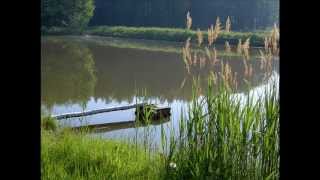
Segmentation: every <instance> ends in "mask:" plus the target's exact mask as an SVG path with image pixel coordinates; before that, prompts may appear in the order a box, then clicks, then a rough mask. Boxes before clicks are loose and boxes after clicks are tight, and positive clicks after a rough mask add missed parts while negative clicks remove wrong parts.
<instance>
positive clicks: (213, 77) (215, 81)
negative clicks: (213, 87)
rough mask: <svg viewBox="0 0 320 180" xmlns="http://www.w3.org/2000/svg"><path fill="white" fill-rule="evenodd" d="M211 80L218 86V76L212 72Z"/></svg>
mask: <svg viewBox="0 0 320 180" xmlns="http://www.w3.org/2000/svg"><path fill="white" fill-rule="evenodd" d="M209 78H210V79H211V80H212V82H213V84H217V75H216V73H214V72H212V71H211V72H210V75H209Z"/></svg>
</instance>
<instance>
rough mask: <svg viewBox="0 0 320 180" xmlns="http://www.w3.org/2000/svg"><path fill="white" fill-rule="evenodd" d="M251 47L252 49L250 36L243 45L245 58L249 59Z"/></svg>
mask: <svg viewBox="0 0 320 180" xmlns="http://www.w3.org/2000/svg"><path fill="white" fill-rule="evenodd" d="M249 49H250V38H247V40H246V41H245V42H244V43H243V45H242V52H243V55H244V57H245V59H247V60H248V59H249V58H250V56H249Z"/></svg>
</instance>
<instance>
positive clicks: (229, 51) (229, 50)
mask: <svg viewBox="0 0 320 180" xmlns="http://www.w3.org/2000/svg"><path fill="white" fill-rule="evenodd" d="M224 47H225V51H226V53H231V47H230V44H229V42H228V41H226V42H225V44H224Z"/></svg>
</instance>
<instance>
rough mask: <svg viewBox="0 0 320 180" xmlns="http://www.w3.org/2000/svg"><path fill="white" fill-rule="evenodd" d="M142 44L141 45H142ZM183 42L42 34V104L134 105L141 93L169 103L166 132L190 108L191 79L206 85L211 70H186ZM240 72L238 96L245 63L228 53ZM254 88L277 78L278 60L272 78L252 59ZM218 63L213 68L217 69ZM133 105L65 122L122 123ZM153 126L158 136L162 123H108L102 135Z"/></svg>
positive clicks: (51, 107)
mask: <svg viewBox="0 0 320 180" xmlns="http://www.w3.org/2000/svg"><path fill="white" fill-rule="evenodd" d="M141 47H142V48H141ZM180 48H181V44H174V43H164V42H159V43H156V42H154V41H141V40H140V41H133V40H130V41H129V40H123V39H115V38H99V39H97V37H62V36H61V37H54V36H49V37H48V36H47V37H42V40H41V78H42V79H41V108H42V110H43V111H45V112H47V113H50V114H62V113H68V112H78V111H87V110H93V109H99V108H107V107H114V106H121V105H129V104H134V103H135V102H137V101H138V102H141V101H142V93H141V92H142V91H143V90H146V94H144V95H143V97H144V98H145V99H146V100H147V101H148V102H151V103H155V104H159V105H161V106H170V107H171V113H172V115H171V118H170V119H169V121H167V122H164V123H163V124H162V125H163V126H164V127H165V129H166V131H169V128H170V127H177V126H178V120H179V118H180V115H181V109H182V108H184V109H185V110H186V108H187V104H188V102H190V100H191V95H192V92H191V87H192V78H193V77H196V76H199V77H200V78H201V79H202V80H203V81H202V83H201V86H202V88H203V89H205V87H206V83H205V82H206V78H207V77H208V74H209V69H206V68H204V69H199V70H196V71H195V72H194V73H193V74H194V75H193V76H190V75H188V74H187V72H186V70H185V68H184V64H183V61H182V59H181V54H180V53H178V52H175V50H173V49H180ZM223 61H225V62H228V63H229V64H230V66H231V68H232V70H233V71H235V72H237V74H238V76H237V78H238V82H239V85H238V88H237V89H238V90H237V93H236V94H238V95H241V94H242V93H243V92H244V91H245V90H246V89H247V86H246V85H245V83H244V82H243V81H242V79H243V77H244V65H243V62H242V59H241V58H240V57H224V58H223ZM250 63H252V66H253V76H252V78H251V80H250V83H251V89H250V91H251V92H253V93H256V94H257V93H258V94H259V93H262V91H263V87H265V86H268V85H269V83H270V81H271V80H270V78H276V79H278V78H279V77H278V62H277V63H275V64H274V72H273V75H272V76H271V77H267V78H266V77H265V74H264V72H263V71H262V70H261V69H260V63H259V61H257V60H255V59H254V58H253V59H252V61H250ZM219 69H220V68H219V67H217V68H214V70H215V71H219ZM134 119H135V116H134V109H130V110H125V111H118V112H110V113H102V114H97V115H92V116H86V117H82V118H71V119H67V120H62V121H61V124H63V125H65V126H79V125H81V124H83V123H85V124H99V123H107V122H122V121H130V120H134ZM146 129H147V130H148V131H151V132H152V134H153V135H154V137H152V138H153V139H154V140H155V141H158V140H159V134H160V133H159V132H160V125H159V124H156V125H152V126H150V127H140V128H132V124H130V123H129V124H123V125H121V126H114V127H110V128H109V129H107V130H106V131H104V132H99V133H98V134H99V135H102V136H104V137H108V138H127V137H133V136H137V134H139V133H142V132H143V131H145V130H146Z"/></svg>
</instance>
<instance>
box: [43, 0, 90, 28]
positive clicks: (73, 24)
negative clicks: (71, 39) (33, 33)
mask: <svg viewBox="0 0 320 180" xmlns="http://www.w3.org/2000/svg"><path fill="white" fill-rule="evenodd" d="M93 12H94V0H72V1H71V0H41V25H42V26H46V27H51V26H61V27H68V28H71V29H79V28H80V29H81V28H83V27H85V26H87V24H88V23H89V21H90V19H91V17H92V16H93Z"/></svg>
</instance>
